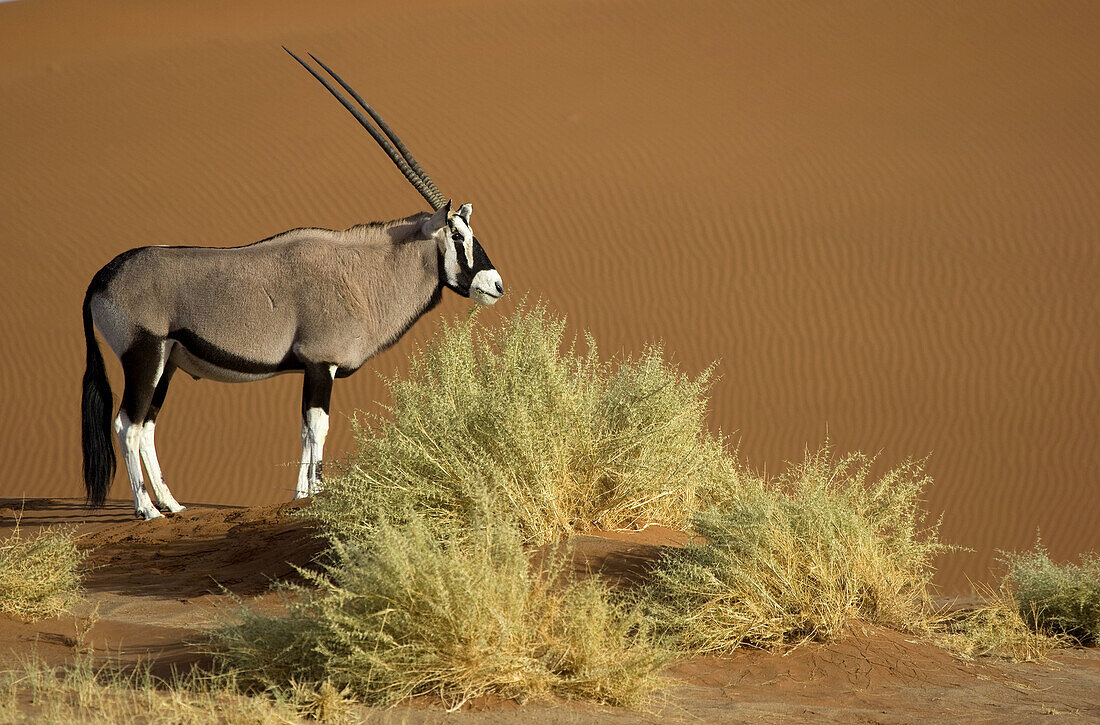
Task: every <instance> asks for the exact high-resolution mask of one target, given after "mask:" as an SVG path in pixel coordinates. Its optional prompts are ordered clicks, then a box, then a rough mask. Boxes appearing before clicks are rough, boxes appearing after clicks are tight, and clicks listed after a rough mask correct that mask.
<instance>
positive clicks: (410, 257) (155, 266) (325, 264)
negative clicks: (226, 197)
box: [81, 48, 504, 520]
mask: <svg viewBox="0 0 1100 725" xmlns="http://www.w3.org/2000/svg"><path fill="white" fill-rule="evenodd" d="M284 50H286V48H284ZM287 52H288V53H290V55H291V56H293V58H294V59H295V60H296V61H298V63H300V64H301V65H302V66H303V67H304V68H305V69H306V70H308V71H309V72H310V73H311V74H312V75H313V77H314V78H316V79H317V80H318V81H320V82H321V84H322V85H324V86H325V88H327V89H328V91H329V92H330V93H331V94H332V95H333V96H335V97H336V98H337V100H339V101H340V103H342V104H343V105H344V107H345V108H346V109H347V110H348V111H350V112H351V114H352V115H353V116H355V118H356V119H357V120H358V121H359V123H360V124H362V125H363V127H364V128H366V129H367V131H369V132H370V134H371V136H373V137H374V139H375V141H377V142H378V144H379V145H380V146H381V147H382V148H383V150H385V152H386V153H387V154H388V155H389V157H390V159H391V160H392V161H393V162H394V163H395V164H396V165H397V167H398V168H399V169H401V171H402V173H403V174H404V175H405V177H406V178H407V179H408V180H409V181H410V182H411V183H412V185H413V186H414V187H416V190H417V191H419V192H420V193H421V194H422V195H423V196H424V198H425V199H426V200H427V201H428V203H429V204H431V207H432V209H433V210H434V213H431V212H420V213H418V214H414V215H412V216H410V217H405V218H404V219H396V220H394V221H387V222H375V223H368V224H360V225H358V226H354V227H351V228H349V229H345V230H343V231H333V230H328V229H313V228H305V229H293V230H291V231H287V232H283V233H282V234H278V235H276V236H274V237H271V238H269V239H264V240H263V241H260V242H256V243H254V244H248V245H245V246H241V247H227V248H210V247H182V246H179V247H168V246H159V247H139V248H137V249H131V250H129V251H126V252H123V253H122V254H120V255H118V256H117V257H115V258H114V259H113V260H111V261H110V262H109V263H108V264H107V266H105V267H103V269H101V270H99V271H98V272H96V274H95V276H94V277H93V278H92V281H91V284H90V285H88V291H87V292H86V293H85V295H84V338H85V341H86V343H87V348H88V350H87V367H86V369H85V372H84V389H83V395H82V400H81V417H82V426H81V438H82V441H81V442H82V447H83V455H84V486H85V489H86V492H87V500H88V504H89V505H90V506H92V507H99V506H102V505H103V504H104V502H105V499H106V497H107V490H108V488H109V487H110V485H111V480H112V479H113V478H114V474H115V468H116V460H115V452H114V448H113V446H112V443H111V429H112V420H111V407H112V405H113V400H112V396H111V387H110V383H109V381H108V379H107V373H106V368H105V367H104V363H103V357H102V355H101V354H100V351H99V345H98V343H97V342H96V338H95V332H94V330H93V326H94V327H95V328H98V329H99V332H100V334H101V335H102V337H103V339H104V340H106V342H107V344H108V345H110V346H111V349H112V350H114V352H115V354H116V355H118V357H119V360H120V361H121V363H122V370H123V375H124V377H125V387H124V389H123V393H122V400H121V403H120V405H119V408H118V413H117V415H116V416H115V417H114V422H113V428H114V432H115V434H116V435H117V436H118V441H119V446H120V448H121V451H122V457H123V460H124V461H125V463H126V470H127V472H128V473H129V476H130V486H131V487H132V489H133V494H134V513H135V515H136V516H137V517H139V518H144V519H147V520H148V519H154V518H158V517H160V516H162V513H161V511H168V512H172V513H176V512H179V511H182V510H183V509H184V507H183V506H181V505H180V504H179V503H178V502H177V501H176V499H175V498H174V497H173V496H172V492H171V491H169V490H168V486H166V485H165V483H164V477H163V475H162V474H161V469H160V464H159V463H158V462H157V452H156V448H155V446H154V443H153V432H154V428H155V425H156V420H157V414H158V413H159V412H160V408H161V406H162V405H163V404H164V396H165V393H166V392H167V390H168V384H169V382H170V381H171V379H172V374H173V373H174V372H175V371H176V369H177V368H178V369H180V370H183V371H184V372H185V373H187V374H189V375H191V376H192V377H194V378H196V379H199V378H207V379H210V380H218V381H222V382H247V381H252V380H262V379H264V378H268V377H271V376H273V375H278V374H281V373H289V372H302V373H303V374H304V377H305V384H304V386H303V392H302V460H301V468H300V469H299V472H298V484H297V487H296V489H295V494H294V497H295V498H301V497H304V496H309V495H312V494H313V493H316V492H317V491H318V490H319V487H320V483H321V470H320V465H321V457H322V452H323V449H324V445H325V436H326V435H327V433H328V411H329V401H330V399H331V396H332V384H333V380H334V379H335V378H343V377H347V376H348V375H351V374H352V373H353V372H355V371H356V370H358V369H359V368H360V367H361V366H362V365H363V363H365V362H366V361H367V360H369V359H370V358H371V357H372V356H374V355H375V354H377V353H378V352H379V351H381V350H383V349H385V348H387V347H389V346H390V345H392V344H394V343H395V342H397V340H398V339H399V338H400V337H401V336H402V335H403V334H404V333H405V331H406V330H408V329H409V327H410V326H411V325H412V324H413V323H414V322H416V320H417V319H419V318H420V316H421V315H423V314H424V313H425V312H427V311H428V310H430V309H431V308H432V307H434V306H435V305H436V304H437V303H438V302H439V300H440V296H441V294H442V289H443V287H444V286H446V287H449V288H451V289H452V290H454V291H455V292H457V293H458V294H460V295H463V296H466V297H469V298H471V299H473V300H474V301H476V302H478V303H480V304H483V305H491V304H493V303H494V302H496V301H497V300H498V299H499V298H500V297H501V296H502V295H503V294H504V287H503V284H502V283H501V279H500V275H499V274H498V273H497V271H496V269H494V268H493V265H492V263H491V262H490V261H489V258H488V257H487V256H486V255H485V251H484V250H483V249H482V248H481V244H479V243H478V240H477V238H476V237H475V236H474V233H473V230H472V229H471V227H470V211H471V207H470V205H469V204H463V205H462V206H461V207H460V208H459V209H457V210H452V208H451V203H450V201H449V200H448V199H447V197H445V196H443V194H441V193H440V192H439V189H438V188H436V186H435V184H434V183H433V182H432V180H431V179H430V178H429V177H428V175H427V174H426V173H424V170H423V169H422V168H421V167H420V165H419V164H418V163H417V162H416V159H414V158H413V156H412V154H411V153H409V150H408V148H406V147H405V145H404V144H403V143H402V142H401V140H400V139H399V138H398V137H397V135H396V134H394V132H393V131H392V130H391V129H390V127H389V126H387V125H386V123H385V121H383V120H382V118H381V117H380V116H379V115H378V114H377V113H376V112H375V111H374V109H372V108H371V107H370V106H368V105H367V103H366V102H365V101H364V100H363V99H362V98H361V97H360V96H359V94H358V93H356V92H355V91H354V90H352V88H351V87H350V86H349V85H348V84H347V83H345V82H344V81H343V80H342V79H341V78H340V76H338V75H337V74H336V73H334V72H333V71H332V70H331V69H330V68H329V67H328V66H327V65H325V64H324V63H322V62H321V61H320V60H318V59H317V58H316V57H314V56H313V55H312V54H310V58H313V60H314V61H315V62H316V63H317V64H318V65H320V66H321V68H323V69H324V70H325V72H326V73H327V74H328V75H329V76H331V77H332V79H333V80H335V81H336V82H337V83H338V84H339V85H340V86H341V87H342V88H343V89H344V90H345V91H346V92H347V93H348V94H349V95H350V96H351V97H352V98H353V99H355V101H356V102H357V103H358V104H359V106H361V107H362V110H363V111H366V113H367V115H369V116H370V119H373V120H374V122H375V123H376V124H377V128H376V127H375V125H374V124H372V123H371V120H369V119H368V118H367V117H366V116H364V115H363V113H362V111H360V109H359V108H356V107H355V106H354V105H353V104H352V103H351V102H350V101H349V100H348V99H347V98H346V97H345V96H344V95H342V94H341V93H340V91H338V90H337V89H336V88H335V87H334V86H333V84H332V82H331V81H329V80H328V78H326V77H325V76H323V75H321V73H319V72H318V71H316V70H314V68H313V67H312V66H310V65H309V64H307V63H306V62H305V61H303V60H302V59H301V58H299V57H298V56H297V55H295V54H294V53H291V52H290V51H289V50H287ZM379 129H380V130H379ZM142 463H144V464H145V472H146V473H147V474H148V483H149V487H150V489H151V492H152V499H150V497H149V494H148V493H147V492H146V490H145V481H143V479H142V470H141V467H142Z"/></svg>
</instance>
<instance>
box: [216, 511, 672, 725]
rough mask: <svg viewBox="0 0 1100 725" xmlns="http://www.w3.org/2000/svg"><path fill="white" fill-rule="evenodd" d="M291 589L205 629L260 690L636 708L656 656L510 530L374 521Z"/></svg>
mask: <svg viewBox="0 0 1100 725" xmlns="http://www.w3.org/2000/svg"><path fill="white" fill-rule="evenodd" d="M332 553H333V557H334V561H333V563H331V564H330V565H328V566H327V567H326V569H325V571H324V572H323V573H321V574H314V575H312V579H313V584H314V585H315V588H298V589H296V590H295V591H294V594H295V597H294V598H292V599H288V601H287V605H288V615H287V616H286V617H269V616H265V615H261V614H257V613H254V612H250V611H248V610H245V611H244V612H243V613H242V615H241V621H240V623H239V624H237V625H233V626H230V627H226V628H224V629H222V630H221V631H219V632H218V633H217V634H216V635H215V642H216V645H217V647H218V656H219V658H220V660H221V662H222V664H223V666H225V667H227V668H228V669H230V670H232V671H233V672H235V673H237V675H238V677H240V678H242V681H244V682H246V683H248V684H250V685H251V686H252V687H254V688H256V689H260V690H268V691H281V690H285V689H286V688H287V687H288V686H289V684H290V683H292V682H297V683H303V684H305V685H308V686H309V687H313V688H320V687H323V686H325V684H324V683H328V686H329V687H332V688H335V689H336V690H346V691H347V692H348V693H350V696H352V697H354V698H355V699H357V700H359V701H362V702H366V703H371V704H382V705H388V704H393V703H396V702H399V701H402V700H405V699H408V698H410V697H414V696H418V695H427V696H433V697H438V698H440V699H441V700H442V701H443V702H444V703H445V704H446V705H447V706H448V707H449V708H457V707H460V706H461V705H463V704H464V703H466V702H468V701H469V700H470V699H472V698H475V697H478V696H481V695H487V694H492V695H497V696H501V697H505V698H513V699H516V700H521V701H522V700H526V699H528V698H531V697H543V696H547V695H556V696H560V697H566V698H583V699H588V700H595V701H597V702H602V703H607V704H611V705H625V706H634V707H636V706H640V705H643V704H644V703H645V702H646V700H647V698H648V697H650V693H651V691H652V690H653V688H654V686H655V685H656V684H657V683H658V674H657V673H658V672H659V670H660V669H661V667H662V666H663V665H664V664H665V663H666V662H667V659H668V658H667V655H666V654H665V653H663V652H662V651H661V650H659V649H657V648H655V647H654V646H652V644H651V643H650V640H649V637H648V634H647V632H648V630H647V629H646V628H645V626H644V622H643V621H641V618H640V617H639V616H638V615H637V614H636V612H635V611H634V610H631V609H628V608H626V607H625V606H624V605H622V604H618V603H616V602H614V601H612V599H611V598H610V595H609V593H608V592H607V591H606V589H604V588H603V586H602V585H600V584H599V583H598V582H596V581H580V582H566V583H564V584H563V583H562V577H561V576H560V573H561V571H560V562H558V563H553V562H551V564H549V565H548V567H549V568H547V569H540V570H536V569H534V568H533V567H532V565H531V564H530V563H529V558H528V555H527V553H526V552H525V551H524V549H523V545H522V537H521V534H520V533H519V530H518V528H517V527H515V526H512V525H506V524H500V523H490V524H487V525H484V526H482V527H481V528H480V529H476V530H470V531H468V532H463V533H455V532H451V533H447V534H441V533H439V532H438V531H436V530H435V529H434V528H433V527H431V526H429V525H428V524H427V523H426V522H425V520H424V519H423V518H422V517H418V516H414V517H412V518H410V519H409V520H408V521H406V522H403V523H399V524H393V523H389V522H384V521H383V522H379V523H378V525H377V526H376V528H375V529H374V531H373V532H372V533H371V535H370V536H368V537H366V538H364V539H362V540H361V541H358V542H352V543H337V544H335V546H334V548H333V552H332Z"/></svg>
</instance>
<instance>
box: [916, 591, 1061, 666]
mask: <svg viewBox="0 0 1100 725" xmlns="http://www.w3.org/2000/svg"><path fill="white" fill-rule="evenodd" d="M978 593H979V594H980V596H981V597H982V599H983V601H984V604H983V605H982V606H980V607H977V608H974V609H967V610H962V611H958V612H951V613H948V614H946V615H943V616H941V617H938V618H937V620H936V622H935V624H934V629H935V632H936V634H935V635H934V636H933V639H934V640H935V642H936V644H938V645H940V646H941V647H945V648H947V649H950V650H954V651H955V652H958V653H959V654H961V655H963V656H964V657H967V658H973V657H985V656H992V657H1003V658H1006V659H1011V660H1013V661H1016V662H1035V661H1039V660H1043V659H1045V658H1046V655H1047V653H1049V652H1050V651H1051V650H1052V649H1054V648H1056V647H1061V646H1064V645H1065V644H1066V641H1067V640H1066V638H1065V637H1061V636H1050V635H1047V634H1044V633H1042V632H1036V631H1034V630H1033V629H1032V628H1031V627H1030V626H1029V625H1028V623H1027V621H1026V620H1025V619H1024V617H1023V616H1022V615H1021V614H1020V610H1019V607H1018V606H1017V603H1016V600H1015V598H1014V597H1013V594H1012V592H1011V590H1009V589H1008V588H1006V587H1001V588H1000V589H993V588H991V587H979V592H978Z"/></svg>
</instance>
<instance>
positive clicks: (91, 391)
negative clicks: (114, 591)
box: [80, 294, 117, 508]
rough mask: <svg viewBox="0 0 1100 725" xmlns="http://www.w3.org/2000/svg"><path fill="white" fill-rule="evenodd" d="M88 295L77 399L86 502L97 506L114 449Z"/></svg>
mask: <svg viewBox="0 0 1100 725" xmlns="http://www.w3.org/2000/svg"><path fill="white" fill-rule="evenodd" d="M90 302H91V295H90V294H88V295H86V296H85V297H84V340H85V342H86V343H87V346H88V362H87V367H86V368H85V369H84V394H83V395H82V396H81V400H80V419H81V420H80V423H81V425H80V433H81V435H80V438H81V444H82V446H83V449H84V490H85V491H86V492H87V497H88V505H89V506H91V507H92V508H98V507H100V506H102V505H103V504H104V502H105V501H106V500H107V489H109V488H110V487H111V481H112V480H113V479H114V477H115V466H116V465H117V463H116V461H115V449H114V444H113V443H112V442H111V407H112V406H113V404H114V402H113V400H112V397H111V383H110V381H108V380H107V369H106V368H105V367H104V365H103V355H101V354H100V352H99V343H98V342H96V339H95V331H94V330H93V329H92V310H91V307H90V306H89V304H90Z"/></svg>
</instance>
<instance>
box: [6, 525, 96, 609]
mask: <svg viewBox="0 0 1100 725" xmlns="http://www.w3.org/2000/svg"><path fill="white" fill-rule="evenodd" d="M85 556H86V554H85V553H84V552H82V551H80V550H79V549H78V548H77V546H76V540H75V532H74V531H73V530H71V529H65V528H44V529H39V530H38V532H36V533H35V534H33V535H30V536H25V535H24V534H23V532H22V531H21V530H20V528H19V526H18V524H16V527H15V530H14V531H13V532H12V533H11V535H10V536H8V537H7V538H6V539H3V540H0V614H7V615H10V616H14V617H17V618H19V619H23V620H27V621H33V620H36V619H43V618H45V617H54V616H57V615H59V614H61V613H63V612H64V611H65V610H66V609H68V608H69V607H70V606H72V605H73V604H74V603H75V602H76V601H77V600H79V598H80V596H81V590H80V572H79V569H80V565H81V563H82V562H83V561H84V557H85Z"/></svg>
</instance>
